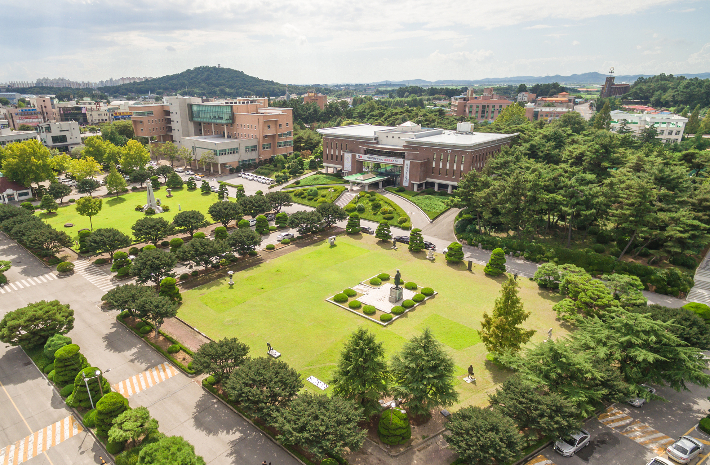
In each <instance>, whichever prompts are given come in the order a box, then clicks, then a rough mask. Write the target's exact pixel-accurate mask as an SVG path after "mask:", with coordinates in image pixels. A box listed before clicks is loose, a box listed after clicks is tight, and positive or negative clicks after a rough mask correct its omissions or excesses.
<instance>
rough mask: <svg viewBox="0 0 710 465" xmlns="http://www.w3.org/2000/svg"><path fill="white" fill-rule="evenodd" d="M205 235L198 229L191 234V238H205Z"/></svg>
mask: <svg viewBox="0 0 710 465" xmlns="http://www.w3.org/2000/svg"><path fill="white" fill-rule="evenodd" d="M206 237H207V234H205V233H203V232H202V231H198V232H196V233H195V234H193V235H192V238H193V239H205V238H206Z"/></svg>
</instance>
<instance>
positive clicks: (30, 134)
mask: <svg viewBox="0 0 710 465" xmlns="http://www.w3.org/2000/svg"><path fill="white" fill-rule="evenodd" d="M30 139H38V137H37V133H36V132H34V131H13V130H12V129H10V128H9V127H8V128H2V129H0V147H3V146H5V145H7V144H12V143H13V142H22V141H26V140H30Z"/></svg>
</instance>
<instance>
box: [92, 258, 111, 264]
mask: <svg viewBox="0 0 710 465" xmlns="http://www.w3.org/2000/svg"><path fill="white" fill-rule="evenodd" d="M107 263H108V260H106V259H105V258H97V259H96V260H94V265H105V264H107Z"/></svg>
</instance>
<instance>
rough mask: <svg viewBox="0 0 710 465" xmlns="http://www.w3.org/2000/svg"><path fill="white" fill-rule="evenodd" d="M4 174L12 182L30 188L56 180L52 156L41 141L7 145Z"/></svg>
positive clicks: (3, 160)
mask: <svg viewBox="0 0 710 465" xmlns="http://www.w3.org/2000/svg"><path fill="white" fill-rule="evenodd" d="M2 172H3V175H4V176H7V177H8V178H9V179H11V180H12V181H17V182H19V183H20V184H22V185H24V186H26V187H30V185H31V184H32V183H35V184H36V185H37V187H39V183H41V182H43V181H46V180H48V179H54V171H52V156H51V153H50V152H49V149H48V148H46V147H45V146H44V145H42V144H41V143H40V141H38V140H35V139H31V140H26V141H23V142H14V143H12V144H7V145H6V146H5V147H4V150H3V157H2Z"/></svg>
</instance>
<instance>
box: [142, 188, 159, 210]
mask: <svg viewBox="0 0 710 465" xmlns="http://www.w3.org/2000/svg"><path fill="white" fill-rule="evenodd" d="M149 208H152V209H153V210H155V213H163V209H162V208H161V207H160V205H158V202H156V201H155V194H153V186H152V185H151V183H148V203H146V204H145V205H144V206H143V211H146V210H147V209H149Z"/></svg>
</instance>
